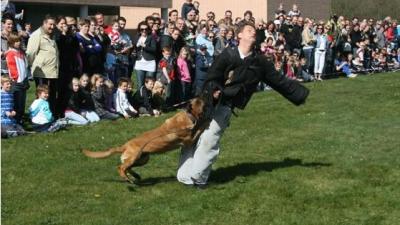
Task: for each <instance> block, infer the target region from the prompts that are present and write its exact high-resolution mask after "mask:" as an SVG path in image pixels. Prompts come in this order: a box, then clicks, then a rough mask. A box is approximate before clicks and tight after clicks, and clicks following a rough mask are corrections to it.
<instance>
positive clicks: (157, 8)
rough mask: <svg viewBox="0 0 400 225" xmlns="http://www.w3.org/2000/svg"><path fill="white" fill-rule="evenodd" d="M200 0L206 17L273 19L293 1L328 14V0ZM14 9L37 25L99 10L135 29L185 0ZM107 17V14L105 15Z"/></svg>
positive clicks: (33, 4) (30, 4)
mask: <svg viewBox="0 0 400 225" xmlns="http://www.w3.org/2000/svg"><path fill="white" fill-rule="evenodd" d="M198 1H199V2H200V17H201V18H206V13H207V12H209V11H213V12H214V13H215V14H216V18H217V19H219V18H222V17H223V15H224V12H225V11H226V10H227V9H230V10H231V11H232V13H233V17H234V18H236V17H243V13H244V11H246V10H251V11H252V12H253V15H254V17H255V18H256V19H264V20H267V19H272V17H273V15H274V11H275V10H276V9H277V7H278V5H279V3H280V2H282V3H283V4H284V8H285V10H286V11H289V10H290V9H291V8H292V4H293V3H296V4H297V5H298V6H299V9H300V10H301V12H302V15H304V16H306V17H313V18H316V19H327V18H328V17H329V15H330V10H331V0H319V1H317V0H279V1H278V0H245V1H244V0H218V1H210V0H198ZM12 2H14V3H15V4H16V6H17V11H19V10H21V9H25V19H26V20H27V21H30V22H32V23H33V24H34V26H39V25H40V24H41V20H42V18H43V17H44V15H45V14H49V13H50V14H52V15H69V16H75V17H86V16H87V15H94V14H95V13H96V12H102V13H103V14H105V15H108V21H110V20H111V19H112V18H114V17H115V16H117V15H121V16H124V17H125V18H126V19H127V27H126V28H127V29H128V30H132V29H136V26H137V24H138V23H139V22H140V21H141V20H143V19H144V18H145V17H146V16H147V15H150V14H152V13H153V12H159V13H160V14H163V16H167V13H168V11H170V10H172V9H177V10H178V11H180V10H181V7H182V4H183V3H184V2H185V0H112V1H111V0H69V1H68V3H67V2H66V1H62V0H14V1H12ZM106 19H107V17H106Z"/></svg>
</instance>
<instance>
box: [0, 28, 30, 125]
mask: <svg viewBox="0 0 400 225" xmlns="http://www.w3.org/2000/svg"><path fill="white" fill-rule="evenodd" d="M21 47H22V40H21V38H20V37H19V36H18V35H17V34H10V36H9V37H8V48H9V50H8V51H7V52H6V53H5V55H6V61H7V67H8V73H9V77H10V78H11V81H12V88H11V90H12V93H13V95H14V109H15V112H16V115H15V117H14V118H15V120H16V122H17V123H19V124H22V118H23V116H24V114H25V102H26V91H27V90H28V88H29V82H28V62H27V58H26V56H25V53H24V51H23V50H22V48H21Z"/></svg>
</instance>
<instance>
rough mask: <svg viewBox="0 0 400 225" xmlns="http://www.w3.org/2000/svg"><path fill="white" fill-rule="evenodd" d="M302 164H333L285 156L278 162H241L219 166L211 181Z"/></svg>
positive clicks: (212, 174) (217, 182)
mask: <svg viewBox="0 0 400 225" xmlns="http://www.w3.org/2000/svg"><path fill="white" fill-rule="evenodd" d="M293 166H302V167H322V166H331V164H330V163H321V162H310V163H303V161H302V160H301V159H291V158H285V159H284V160H283V161H278V162H256V163H249V162H246V163H239V164H237V165H234V166H229V167H222V168H218V169H216V170H214V171H212V172H211V175H210V179H209V181H210V182H211V183H216V184H221V183H227V182H229V181H232V180H234V179H235V178H236V177H240V176H242V177H247V176H251V175H255V174H257V173H259V172H263V171H269V172H271V171H273V170H276V169H281V168H287V167H293Z"/></svg>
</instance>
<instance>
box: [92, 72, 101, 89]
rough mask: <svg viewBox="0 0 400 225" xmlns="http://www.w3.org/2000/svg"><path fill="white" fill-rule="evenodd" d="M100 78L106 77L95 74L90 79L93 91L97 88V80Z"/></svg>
mask: <svg viewBox="0 0 400 225" xmlns="http://www.w3.org/2000/svg"><path fill="white" fill-rule="evenodd" d="M100 79H103V80H104V77H103V76H102V75H100V74H97V73H96V74H93V76H92V79H91V80H90V83H91V84H92V91H95V90H96V82H97V81H98V80H100Z"/></svg>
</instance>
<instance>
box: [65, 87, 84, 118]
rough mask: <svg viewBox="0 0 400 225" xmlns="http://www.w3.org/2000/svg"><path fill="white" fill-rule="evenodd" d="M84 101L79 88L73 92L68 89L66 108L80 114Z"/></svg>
mask: <svg viewBox="0 0 400 225" xmlns="http://www.w3.org/2000/svg"><path fill="white" fill-rule="evenodd" d="M84 102H85V96H84V94H83V92H82V91H81V89H79V90H78V91H77V92H73V91H72V90H70V92H69V98H68V105H67V110H68V109H69V110H72V111H74V112H76V113H78V114H80V113H81V112H82V109H83V105H84Z"/></svg>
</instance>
